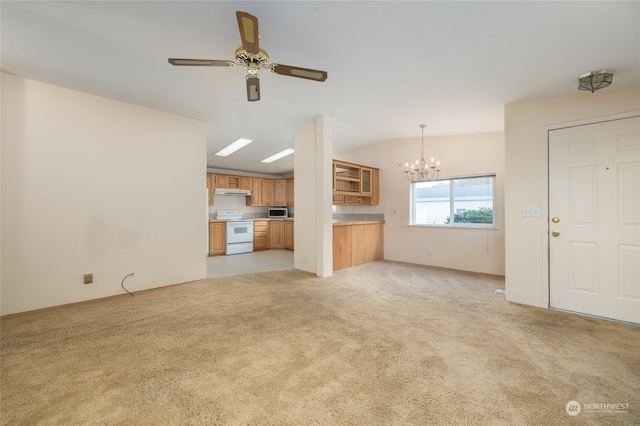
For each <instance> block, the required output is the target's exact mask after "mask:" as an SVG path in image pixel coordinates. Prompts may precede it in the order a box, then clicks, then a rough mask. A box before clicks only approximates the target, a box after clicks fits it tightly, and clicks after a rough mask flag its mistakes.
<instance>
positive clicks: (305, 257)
mask: <svg viewBox="0 0 640 426" xmlns="http://www.w3.org/2000/svg"><path fill="white" fill-rule="evenodd" d="M302 263H307V253H305V254H303V255H302Z"/></svg>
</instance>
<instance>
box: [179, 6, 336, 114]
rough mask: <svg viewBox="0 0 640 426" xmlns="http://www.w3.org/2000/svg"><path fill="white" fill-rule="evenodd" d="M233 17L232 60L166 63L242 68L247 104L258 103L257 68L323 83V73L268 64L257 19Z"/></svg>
mask: <svg viewBox="0 0 640 426" xmlns="http://www.w3.org/2000/svg"><path fill="white" fill-rule="evenodd" d="M236 17H237V18H238V27H239V28H240V39H241V40H242V45H241V46H240V47H238V48H237V49H236V59H235V61H231V60H216V59H180V58H169V63H170V64H171V65H177V66H181V65H186V66H205V67H235V66H242V67H245V68H246V69H247V71H248V74H247V100H248V101H250V102H253V101H259V100H260V77H259V76H258V70H259V69H260V68H265V69H270V70H271V71H272V72H274V73H276V74H280V75H288V76H289V77H298V78H306V79H308V80H315V81H325V80H326V79H327V72H326V71H319V70H313V69H310V68H302V67H294V66H290V65H281V64H272V63H269V55H268V54H267V51H266V50H264V49H263V48H261V47H260V46H259V44H258V39H259V38H260V35H259V33H258V18H256V17H255V16H252V15H249V14H248V13H246V12H240V11H238V12H236Z"/></svg>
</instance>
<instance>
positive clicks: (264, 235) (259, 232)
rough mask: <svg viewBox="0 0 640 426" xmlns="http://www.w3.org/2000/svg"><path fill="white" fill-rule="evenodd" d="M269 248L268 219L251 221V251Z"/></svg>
mask: <svg viewBox="0 0 640 426" xmlns="http://www.w3.org/2000/svg"><path fill="white" fill-rule="evenodd" d="M268 248H269V221H268V220H254V221H253V251H260V250H267V249H268Z"/></svg>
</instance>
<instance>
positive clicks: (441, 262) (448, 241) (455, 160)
mask: <svg viewBox="0 0 640 426" xmlns="http://www.w3.org/2000/svg"><path fill="white" fill-rule="evenodd" d="M416 133H418V134H419V129H418V126H416ZM420 141H421V138H420V137H417V138H415V139H413V138H412V139H401V140H391V141H386V142H383V143H380V144H377V145H373V146H371V147H368V148H365V149H362V150H359V151H355V152H352V153H349V154H348V155H343V156H340V158H339V159H341V160H344V161H350V162H353V163H357V164H364V165H367V166H372V167H377V168H379V169H380V205H378V206H357V207H352V206H348V207H347V206H344V207H338V212H340V213H383V214H384V218H385V222H386V223H385V225H384V258H385V259H387V260H395V261H399V262H409V263H416V264H420V265H431V266H439V267H444V268H452V269H459V270H464V271H473V272H482V273H488V274H495V275H504V215H503V211H504V197H503V187H504V135H503V134H502V133H487V134H475V135H459V136H446V137H425V156H426V157H431V156H434V157H436V158H437V159H438V160H440V161H441V163H442V173H441V175H442V176H443V177H446V176H460V175H468V174H474V173H488V172H495V173H496V194H495V197H496V198H497V208H496V211H495V218H496V223H497V229H468V228H445V227H422V226H409V207H410V183H409V181H408V180H407V179H406V176H405V174H404V173H403V171H404V170H405V167H404V164H405V163H406V162H411V161H413V162H415V160H416V159H418V158H419V156H420V150H421V147H420ZM396 210H397V213H396ZM428 249H431V250H432V253H433V255H432V256H429V255H428V253H427V250H428Z"/></svg>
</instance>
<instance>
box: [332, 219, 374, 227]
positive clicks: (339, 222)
mask: <svg viewBox="0 0 640 426" xmlns="http://www.w3.org/2000/svg"><path fill="white" fill-rule="evenodd" d="M375 224H384V220H344V219H338V220H336V219H334V221H333V226H353V225H375Z"/></svg>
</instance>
